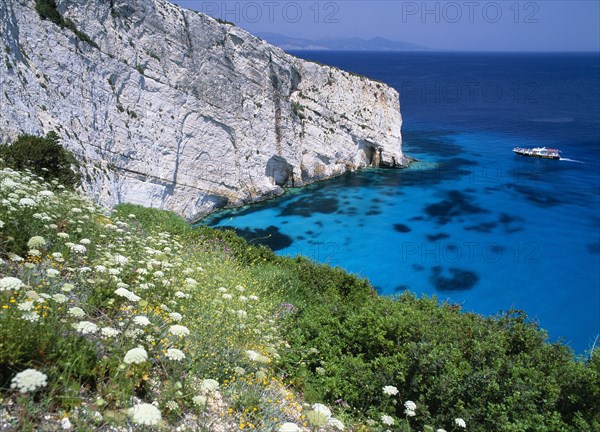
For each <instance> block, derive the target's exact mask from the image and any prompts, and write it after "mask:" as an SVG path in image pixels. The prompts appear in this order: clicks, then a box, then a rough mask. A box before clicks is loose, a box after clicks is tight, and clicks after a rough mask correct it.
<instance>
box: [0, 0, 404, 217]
mask: <svg viewBox="0 0 600 432" xmlns="http://www.w3.org/2000/svg"><path fill="white" fill-rule="evenodd" d="M35 4H36V3H35V0H2V1H0V49H1V50H2V51H1V53H0V55H1V56H2V57H3V58H2V59H1V61H0V142H9V141H11V140H12V139H14V138H15V137H16V136H17V135H18V134H20V133H30V134H35V135H42V134H45V133H46V132H48V131H50V130H56V131H57V132H58V133H59V135H60V136H61V137H62V139H63V144H64V145H65V146H66V147H67V148H69V149H70V150H72V151H73V152H74V153H75V154H76V155H77V156H78V157H79V158H80V159H81V160H83V161H84V162H85V164H86V171H87V172H86V173H85V174H84V178H85V179H86V184H85V185H84V188H85V189H86V191H87V192H88V193H89V194H90V195H92V196H95V197H97V198H98V199H99V200H100V201H102V202H104V203H106V204H109V205H112V204H116V203H119V202H134V203H139V204H144V205H148V206H153V207H160V208H166V209H170V210H174V211H175V212H177V213H179V214H181V215H183V216H185V217H187V218H189V219H196V218H198V217H200V216H202V215H204V214H206V213H208V212H210V211H211V210H213V209H214V208H217V207H223V206H228V205H239V204H242V203H247V202H253V201H258V200H261V199H264V198H267V197H271V196H275V195H278V194H281V193H283V189H282V188H283V187H286V186H300V185H303V184H306V183H310V182H312V181H315V180H318V179H324V178H328V177H332V176H336V175H339V174H342V173H344V172H346V171H348V170H354V169H357V168H360V167H365V166H370V165H373V166H401V165H402V164H403V163H404V160H405V158H404V157H403V155H402V150H401V135H400V127H401V117H400V107H399V98H398V94H397V92H396V91H395V90H393V89H391V88H390V87H388V86H386V85H384V84H381V83H377V82H374V81H370V80H368V79H366V78H363V77H358V76H355V75H352V74H349V73H347V72H343V71H341V70H338V69H335V68H330V67H325V66H321V65H318V64H315V63H311V62H307V61H303V60H300V59H297V58H295V57H293V56H290V55H288V54H286V53H284V52H283V51H281V50H280V49H278V48H276V47H273V46H271V45H269V44H267V43H266V42H264V41H262V40H261V39H259V38H257V37H254V36H252V35H251V34H249V33H247V32H245V31H243V30H241V29H240V28H237V27H235V26H232V25H228V24H220V23H218V22H217V21H216V20H214V19H213V18H211V17H209V16H206V15H203V14H200V13H196V12H194V11H190V10H185V9H181V8H180V7H178V6H175V5H173V4H171V3H169V2H167V1H166V0H93V1H92V0H88V1H85V0H57V1H56V4H57V11H58V12H59V13H60V16H61V17H62V18H63V19H65V20H67V19H68V20H70V22H71V24H70V26H71V28H69V26H60V25H57V24H55V23H54V22H52V21H51V20H48V19H45V20H43V19H41V18H40V16H39V15H38V13H37V12H36V10H35ZM65 22H66V21H65ZM74 29H76V30H77V31H74ZM78 32H79V37H78V35H77V33H78ZM81 35H84V37H82V36H81ZM85 35H87V36H89V39H87V42H86V37H85Z"/></svg>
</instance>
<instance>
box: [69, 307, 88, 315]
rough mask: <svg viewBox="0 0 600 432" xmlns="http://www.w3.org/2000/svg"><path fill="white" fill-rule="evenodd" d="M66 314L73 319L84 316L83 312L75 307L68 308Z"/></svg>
mask: <svg viewBox="0 0 600 432" xmlns="http://www.w3.org/2000/svg"><path fill="white" fill-rule="evenodd" d="M68 314H69V315H70V316H72V317H75V318H81V317H84V316H85V312H84V310H83V309H81V308H80V307H77V306H75V307H72V308H70V309H69V312H68Z"/></svg>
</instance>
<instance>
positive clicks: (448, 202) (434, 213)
mask: <svg viewBox="0 0 600 432" xmlns="http://www.w3.org/2000/svg"><path fill="white" fill-rule="evenodd" d="M425 213H427V215H428V216H429V218H430V219H435V220H436V222H437V223H438V225H445V224H447V223H449V222H450V221H452V219H454V218H456V217H460V216H466V215H471V214H480V213H489V211H488V210H486V209H484V208H482V207H479V206H477V205H475V204H472V203H471V199H470V197H469V196H468V195H467V194H464V193H462V192H461V191H458V190H451V191H448V192H446V198H445V199H443V200H441V201H439V202H437V203H435V204H430V205H428V206H426V207H425Z"/></svg>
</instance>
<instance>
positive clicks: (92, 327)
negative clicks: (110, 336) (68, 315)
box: [77, 321, 98, 335]
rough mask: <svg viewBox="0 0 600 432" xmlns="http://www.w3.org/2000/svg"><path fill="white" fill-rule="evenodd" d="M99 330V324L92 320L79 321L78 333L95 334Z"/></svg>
mask: <svg viewBox="0 0 600 432" xmlns="http://www.w3.org/2000/svg"><path fill="white" fill-rule="evenodd" d="M97 331H98V326H97V325H96V324H94V323H93V322H90V321H80V322H79V323H77V333H80V334H82V335H88V334H94V333H96V332H97Z"/></svg>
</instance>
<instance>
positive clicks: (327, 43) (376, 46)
mask: <svg viewBox="0 0 600 432" xmlns="http://www.w3.org/2000/svg"><path fill="white" fill-rule="evenodd" d="M256 35H257V36H259V37H260V38H262V39H264V40H266V41H267V42H269V43H270V44H272V45H275V46H278V47H279V48H281V49H283V50H323V51H326V50H329V51H431V50H432V49H431V48H428V47H425V46H422V45H417V44H413V43H411V42H403V41H394V40H390V39H385V38H382V37H375V38H372V39H361V38H357V37H325V38H320V39H306V38H298V37H290V36H285V35H281V34H277V33H268V32H258V33H256Z"/></svg>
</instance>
